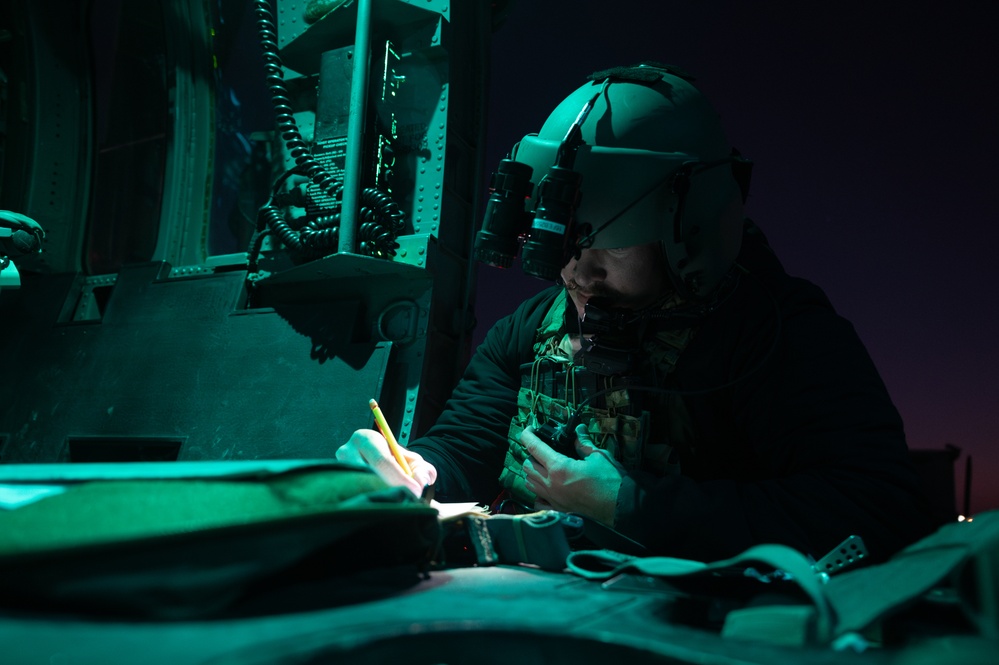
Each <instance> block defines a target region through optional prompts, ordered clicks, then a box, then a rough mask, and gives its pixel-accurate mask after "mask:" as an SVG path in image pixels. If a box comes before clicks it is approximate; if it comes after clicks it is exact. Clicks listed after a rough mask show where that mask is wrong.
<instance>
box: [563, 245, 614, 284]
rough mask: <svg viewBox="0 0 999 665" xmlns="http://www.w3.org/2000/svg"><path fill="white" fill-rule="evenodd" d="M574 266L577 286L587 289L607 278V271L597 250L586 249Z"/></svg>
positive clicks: (573, 273) (573, 275)
mask: <svg viewBox="0 0 999 665" xmlns="http://www.w3.org/2000/svg"><path fill="white" fill-rule="evenodd" d="M574 263H575V264H574V265H572V266H571V267H572V278H573V279H574V280H575V282H576V283H577V284H579V285H580V286H582V287H586V286H588V285H590V284H593V283H595V282H600V281H603V280H604V279H605V278H606V277H607V270H606V269H605V268H604V264H603V261H601V260H600V252H599V250H595V249H584V250H583V251H582V252H581V253H580V255H579V258H578V259H575V260H574Z"/></svg>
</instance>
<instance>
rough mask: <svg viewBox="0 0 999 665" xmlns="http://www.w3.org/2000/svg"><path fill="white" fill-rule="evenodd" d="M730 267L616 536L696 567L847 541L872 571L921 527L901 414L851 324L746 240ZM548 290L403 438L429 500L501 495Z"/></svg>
mask: <svg viewBox="0 0 999 665" xmlns="http://www.w3.org/2000/svg"><path fill="white" fill-rule="evenodd" d="M739 264H740V265H741V266H743V267H744V268H745V269H746V270H747V271H748V274H747V275H744V276H743V277H742V278H741V280H740V281H739V284H738V286H737V287H736V288H735V290H734V292H733V293H732V294H731V295H730V296H729V297H728V298H727V299H726V300H725V301H724V302H723V303H722V305H721V306H720V307H719V308H718V309H717V310H715V311H714V312H712V313H711V314H709V315H708V316H707V317H706V318H704V320H703V321H702V322H701V324H700V326H699V328H698V330H697V332H696V335H695V336H694V338H693V340H692V341H691V342H690V344H689V346H688V347H687V349H686V350H685V351H684V352H683V353H682V355H681V356H680V360H679V362H678V364H677V366H676V369H675V371H673V372H672V373H671V374H670V375H669V376H668V377H667V380H666V383H665V385H666V386H667V387H669V388H675V389H678V390H682V391H685V392H686V393H687V394H685V395H684V396H683V399H684V401H685V403H686V407H687V410H688V412H689V413H690V416H691V420H692V422H693V428H694V436H693V445H692V446H690V447H689V448H684V449H680V450H678V452H679V455H680V465H681V469H682V473H681V474H680V475H668V476H665V477H655V476H653V475H651V474H646V473H642V472H636V473H632V474H631V475H629V476H627V477H626V478H625V479H624V483H623V485H622V488H621V491H620V493H619V495H618V507H617V518H616V523H615V525H614V526H615V528H616V529H617V530H618V531H620V532H622V533H624V534H625V535H627V536H630V537H631V538H633V539H635V540H637V541H639V542H641V543H642V544H644V545H645V546H646V547H648V548H650V549H651V550H652V551H653V552H654V553H656V554H661V555H668V556H676V557H682V558H689V559H698V560H704V561H708V560H718V559H721V558H725V557H729V556H732V555H735V554H738V553H739V552H741V551H743V550H745V549H747V548H748V547H750V546H752V545H756V544H760V543H782V544H785V545H789V546H792V547H794V548H796V549H798V550H800V551H802V552H804V553H808V554H811V555H813V556H814V557H815V558H820V557H821V556H823V555H825V554H826V553H827V552H829V551H830V550H831V549H832V548H833V547H835V546H836V545H837V544H839V543H840V542H841V541H842V540H843V539H845V538H846V537H848V536H850V535H854V534H856V535H860V536H861V537H863V539H864V541H865V542H866V543H867V546H868V548H869V550H870V553H871V560H873V561H877V560H883V559H885V558H887V557H888V556H890V555H891V554H892V553H894V552H895V551H896V550H898V549H899V548H901V547H903V546H904V545H906V544H908V543H910V542H912V541H914V540H916V539H918V538H920V537H922V536H924V535H926V534H927V533H929V532H930V531H931V530H932V529H933V528H934V527H935V526H936V525H935V524H933V523H932V521H931V519H930V517H929V515H930V513H929V510H928V508H927V506H926V504H925V501H924V499H923V497H922V494H921V491H920V488H919V484H918V481H917V477H916V475H915V473H914V471H913V469H912V467H911V465H910V462H909V459H908V451H907V447H906V444H905V435H904V432H903V428H902V422H901V419H900V417H899V414H898V412H897V410H896V409H895V407H894V405H893V404H892V402H891V399H890V398H889V396H888V393H887V391H886V389H885V386H884V384H883V382H882V380H881V378H880V376H879V374H878V372H877V369H876V368H875V367H874V364H873V363H872V361H871V359H870V357H869V355H868V353H867V351H866V349H865V348H864V346H863V344H862V343H861V341H860V339H859V338H858V337H857V334H856V333H855V331H854V329H853V326H852V325H851V324H850V323H849V322H848V321H846V320H845V319H843V318H842V317H840V316H838V315H837V314H836V312H835V311H834V310H833V308H832V305H831V304H830V303H829V301H828V299H827V298H826V296H825V294H824V293H823V292H822V291H821V290H820V289H819V288H817V287H816V286H814V285H813V284H811V283H809V282H807V281H805V280H802V279H797V278H793V277H789V276H788V275H787V274H786V273H785V272H784V269H783V267H782V266H781V265H780V263H779V261H778V260H777V259H776V257H775V256H774V255H773V253H772V252H771V251H770V249H769V246H768V245H767V244H766V241H765V239H764V238H763V237H762V234H760V233H759V232H758V231H755V232H750V233H747V235H746V237H745V239H744V242H743V249H742V252H741V253H740V256H739ZM558 288H559V287H555V288H552V289H548V290H546V291H543V292H542V293H540V294H538V295H536V296H534V297H532V298H530V299H529V300H527V301H526V302H524V303H523V304H522V305H521V306H520V307H519V308H518V309H517V310H516V311H515V312H514V313H513V314H512V315H511V316H509V317H506V318H504V319H502V320H501V321H499V322H498V323H497V324H496V325H495V326H494V327H493V329H492V330H491V331H490V332H489V333H488V335H487V336H486V339H485V341H484V342H483V344H482V345H481V346H480V347H479V349H478V350H477V352H476V353H475V355H474V357H473V358H472V360H471V362H470V364H469V366H468V368H467V370H466V372H465V374H464V377H463V378H462V380H461V382H460V383H459V384H458V386H457V387H456V388H455V390H454V393H453V395H452V397H451V399H450V400H449V402H448V404H447V406H446V408H445V410H444V413H443V414H442V415H441V417H440V418H439V420H438V421H437V423H436V424H435V425H434V426H433V427H432V428H431V429H430V430H429V431H428V432H427V434H426V435H425V436H423V437H421V438H419V439H417V440H416V441H414V442H412V443H411V444H410V446H409V447H410V448H411V449H412V450H414V451H416V452H419V453H420V454H421V455H423V456H424V457H425V458H426V459H427V460H428V461H430V462H431V463H433V464H434V465H435V466H436V467H437V470H438V472H439V478H438V483H437V496H438V497H439V498H441V499H442V500H447V501H468V500H476V501H480V502H484V503H489V502H490V501H492V500H493V499H494V498H495V497H496V496H497V494H498V493H499V491H500V489H501V488H500V486H499V484H498V482H497V479H498V478H499V475H500V470H501V468H502V465H503V458H504V453H505V449H506V445H507V444H506V433H507V430H508V427H509V424H510V419H511V417H512V416H513V415H514V413H515V410H516V396H517V392H518V390H519V388H520V385H521V373H520V366H521V364H522V363H526V362H530V361H531V360H532V359H533V357H534V353H533V349H532V344H533V341H534V335H535V332H536V330H537V329H538V326H539V325H540V322H541V319H542V318H543V317H544V315H545V313H546V312H547V311H548V309H549V307H550V304H551V302H552V300H553V299H554V298H555V296H556V295H557V293H558ZM725 386H727V387H725ZM653 418H655V414H653Z"/></svg>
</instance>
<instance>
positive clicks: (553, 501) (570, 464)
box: [520, 425, 624, 526]
mask: <svg viewBox="0 0 999 665" xmlns="http://www.w3.org/2000/svg"><path fill="white" fill-rule="evenodd" d="M576 437H577V438H576V453H577V454H578V455H579V459H572V458H571V457H566V456H565V455H562V454H560V453H557V452H555V450H554V449H552V447H551V446H549V445H548V444H546V443H545V442H544V441H542V440H541V439H539V438H538V437H537V436H536V435H535V434H534V431H533V430H531V429H530V428H528V429H525V430H524V432H523V434H521V435H520V442H521V443H522V444H524V447H525V448H526V449H527V452H528V453H529V454H530V457H529V458H528V459H527V460H526V461H525V462H524V474H525V477H526V485H527V489H529V490H531V491H532V492H534V494H535V495H536V496H537V497H538V499H537V504H536V507H537V508H552V509H554V510H560V511H562V512H572V513H579V514H580V515H585V516H587V517H592V518H593V519H596V520H599V521H601V522H603V523H604V524H607V525H609V526H613V525H614V513H615V510H616V508H617V493H618V490H619V489H620V488H621V478H622V477H623V476H624V467H622V466H621V465H620V464H619V463H618V462H617V461H616V460H615V459H614V458H612V457H611V456H610V454H609V453H608V452H607V451H606V450H602V449H600V448H597V447H596V446H595V445H594V444H593V440H592V439H591V438H590V435H589V433H588V432H587V431H586V426H585V425H579V426H577V427H576Z"/></svg>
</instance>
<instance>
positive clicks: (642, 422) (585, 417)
mask: <svg viewBox="0 0 999 665" xmlns="http://www.w3.org/2000/svg"><path fill="white" fill-rule="evenodd" d="M568 302H569V300H568V295H567V292H566V291H565V290H563V291H562V292H561V293H560V294H559V295H558V296H557V297H556V298H555V300H554V302H553V303H552V305H551V308H550V309H549V310H548V312H547V313H546V314H545V317H544V319H543V320H542V322H541V325H540V327H539V328H538V330H537V332H536V334H535V341H534V360H533V361H532V362H531V363H528V364H525V365H523V366H522V367H521V388H520V391H519V392H518V395H517V413H516V415H515V416H514V417H513V419H512V420H511V422H510V428H509V430H508V432H507V443H508V447H507V452H506V459H505V461H504V463H503V471H502V472H501V473H500V484H501V485H502V486H503V487H504V488H506V489H507V490H509V492H510V494H511V495H512V497H513V498H514V499H515V500H516V501H518V502H520V503H522V504H523V505H525V506H527V507H529V508H533V506H534V502H535V499H536V497H535V495H534V493H533V492H531V491H530V490H529V489H527V487H526V485H525V480H524V471H523V464H524V461H525V460H526V459H527V457H528V453H527V450H526V449H525V448H524V445H523V444H522V443H521V442H520V434H521V432H523V431H524V429H525V428H527V427H533V428H536V427H538V425H539V424H541V423H544V422H546V420H548V419H554V420H556V421H558V422H561V423H565V422H567V421H568V419H569V416H570V415H571V414H572V413H573V412H575V413H576V414H577V415H578V417H579V418H580V422H581V423H582V424H584V425H585V426H586V429H587V431H588V432H589V433H590V435H591V437H592V438H593V442H594V443H595V444H596V445H597V447H599V448H603V449H606V450H607V451H609V452H610V453H611V454H612V455H614V457H615V459H617V460H618V461H619V462H620V463H621V464H622V465H623V466H624V468H625V469H626V470H629V471H632V470H638V469H641V470H645V471H650V472H652V473H655V474H657V475H665V474H667V473H677V472H679V464H678V462H677V460H676V459H675V457H676V456H675V455H673V454H672V453H673V449H674V448H675V447H676V446H677V445H678V444H680V443H681V442H689V441H690V440H691V438H692V436H691V432H692V429H691V426H690V417H689V414H688V412H687V410H686V406H685V404H684V402H683V400H682V399H681V397H680V395H678V394H676V393H667V392H655V391H654V390H653V391H650V390H648V388H650V387H657V386H660V385H661V384H662V379H663V378H664V377H665V376H667V375H668V374H669V373H670V372H672V371H673V369H674V368H675V367H676V363H677V360H679V358H680V354H681V353H682V352H683V350H684V349H685V348H686V347H687V344H688V343H689V342H690V340H691V339H692V338H693V335H694V332H695V328H693V327H691V328H683V329H681V330H665V331H658V332H656V333H655V334H654V335H650V336H646V339H645V340H644V341H643V342H642V343H641V352H642V355H643V362H642V363H641V365H642V369H641V375H640V376H639V377H618V376H599V375H596V374H594V373H592V372H589V371H587V370H586V369H584V368H583V367H581V366H579V365H576V364H574V362H573V335H572V334H571V333H570V332H569V331H567V330H566V325H565V310H566V307H567V305H568ZM679 304H680V301H679V299H678V298H674V299H673V300H671V301H669V302H667V303H665V304H664V307H667V308H671V307H676V306H677V305H679ZM636 381H637V382H636ZM591 396H592V397H591ZM591 398H592V399H593V402H594V403H592V404H591V403H590V402H589V400H590V399H591ZM598 405H599V406H598ZM652 414H655V415H654V416H653V415H652ZM652 432H654V433H655V434H654V436H650V434H651V433H652Z"/></svg>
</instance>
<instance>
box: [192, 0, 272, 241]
mask: <svg viewBox="0 0 999 665" xmlns="http://www.w3.org/2000/svg"><path fill="white" fill-rule="evenodd" d="M212 23H213V42H212V48H213V56H214V61H215V72H214V74H215V159H214V164H215V167H214V169H213V180H214V182H213V183H212V206H211V226H210V227H209V234H208V253H209V254H210V255H213V256H216V255H221V254H233V253H237V252H244V251H246V249H247V247H248V245H249V243H250V239H251V237H252V235H253V229H254V225H255V224H256V215H257V210H258V209H259V208H260V206H261V205H263V204H264V203H265V202H266V201H267V195H268V191H269V189H270V186H271V182H272V180H273V173H272V172H271V160H270V158H269V150H270V144H269V143H268V139H269V132H270V131H271V130H272V129H273V127H274V110H273V104H272V102H271V99H270V96H269V94H268V92H267V87H266V85H265V82H264V63H263V57H262V55H261V49H260V44H259V42H258V37H257V23H256V18H255V16H254V13H253V3H249V2H244V1H243V0H220V1H219V2H217V3H214V6H213V16H212Z"/></svg>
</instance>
